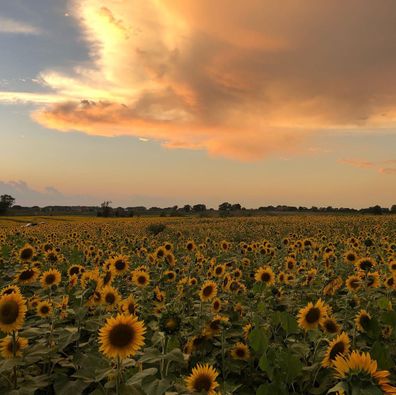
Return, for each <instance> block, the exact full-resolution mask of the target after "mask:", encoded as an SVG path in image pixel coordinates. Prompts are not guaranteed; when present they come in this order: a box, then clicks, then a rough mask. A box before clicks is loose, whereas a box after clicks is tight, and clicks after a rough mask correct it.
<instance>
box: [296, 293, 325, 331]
mask: <svg viewBox="0 0 396 395" xmlns="http://www.w3.org/2000/svg"><path fill="white" fill-rule="evenodd" d="M326 315H327V308H326V306H325V304H324V302H323V301H322V300H321V299H319V300H318V301H317V302H316V303H315V304H313V303H311V302H309V303H308V304H307V306H306V307H304V308H302V309H300V311H299V313H298V325H299V327H300V328H302V329H305V330H306V331H307V330H311V329H316V328H317V327H318V326H319V325H323V322H324V320H325V318H326Z"/></svg>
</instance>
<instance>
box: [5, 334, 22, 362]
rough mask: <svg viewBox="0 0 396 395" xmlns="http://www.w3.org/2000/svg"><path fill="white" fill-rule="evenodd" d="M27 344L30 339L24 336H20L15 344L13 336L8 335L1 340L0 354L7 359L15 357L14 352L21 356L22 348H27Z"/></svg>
mask: <svg viewBox="0 0 396 395" xmlns="http://www.w3.org/2000/svg"><path fill="white" fill-rule="evenodd" d="M27 345H28V340H27V339H26V338H24V337H20V336H18V337H17V338H16V342H15V346H14V342H13V339H12V336H6V337H3V338H2V339H1V340H0V354H1V356H2V357H3V358H5V359H11V358H14V353H15V356H16V357H20V356H21V355H22V350H23V349H24V348H26V347H27ZM14 347H15V349H14Z"/></svg>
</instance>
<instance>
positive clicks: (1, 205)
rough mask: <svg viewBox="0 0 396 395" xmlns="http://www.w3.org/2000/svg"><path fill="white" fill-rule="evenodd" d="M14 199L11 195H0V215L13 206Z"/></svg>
mask: <svg viewBox="0 0 396 395" xmlns="http://www.w3.org/2000/svg"><path fill="white" fill-rule="evenodd" d="M14 202H15V199H14V198H13V197H12V196H11V195H1V196H0V215H4V214H5V213H6V212H7V210H8V209H9V208H11V207H12V206H13V204H14Z"/></svg>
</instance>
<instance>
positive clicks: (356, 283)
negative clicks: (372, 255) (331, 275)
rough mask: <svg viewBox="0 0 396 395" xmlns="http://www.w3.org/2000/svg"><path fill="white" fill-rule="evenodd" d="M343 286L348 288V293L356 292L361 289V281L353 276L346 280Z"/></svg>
mask: <svg viewBox="0 0 396 395" xmlns="http://www.w3.org/2000/svg"><path fill="white" fill-rule="evenodd" d="M345 284H346V286H347V288H348V291H350V292H356V291H358V290H359V289H360V288H361V286H362V281H361V278H360V277H359V276H357V275H355V274H353V275H351V276H349V277H348V278H347V279H346V281H345Z"/></svg>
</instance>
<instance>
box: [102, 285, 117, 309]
mask: <svg viewBox="0 0 396 395" xmlns="http://www.w3.org/2000/svg"><path fill="white" fill-rule="evenodd" d="M100 293H101V300H102V303H103V304H104V305H105V306H106V308H107V309H108V310H111V309H113V308H114V306H116V305H117V304H118V302H119V301H120V299H121V297H120V294H119V292H118V290H117V289H115V288H113V287H112V286H111V285H106V286H105V287H103V288H102V289H101V290H100Z"/></svg>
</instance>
